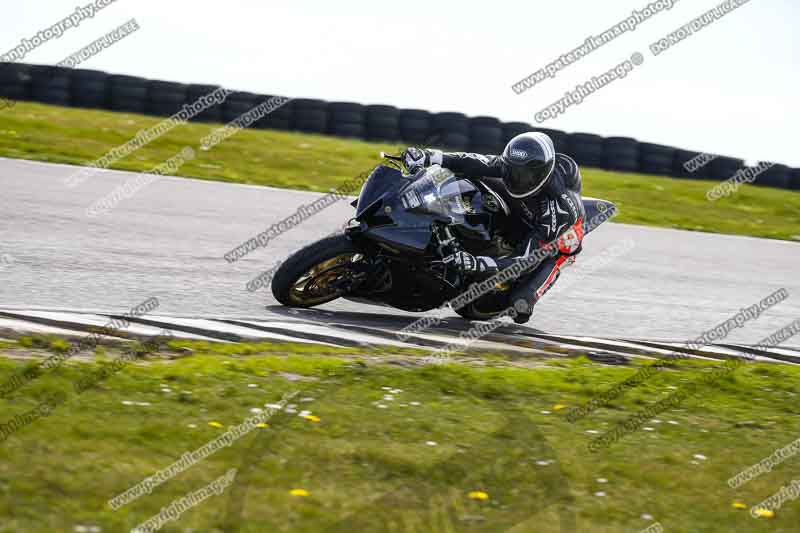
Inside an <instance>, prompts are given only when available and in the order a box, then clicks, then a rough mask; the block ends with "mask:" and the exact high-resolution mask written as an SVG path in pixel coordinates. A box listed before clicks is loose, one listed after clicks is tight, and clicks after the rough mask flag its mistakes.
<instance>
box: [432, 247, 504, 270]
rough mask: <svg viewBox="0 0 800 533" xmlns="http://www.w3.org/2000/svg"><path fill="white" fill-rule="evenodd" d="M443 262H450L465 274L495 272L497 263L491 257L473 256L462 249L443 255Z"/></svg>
mask: <svg viewBox="0 0 800 533" xmlns="http://www.w3.org/2000/svg"><path fill="white" fill-rule="evenodd" d="M444 263H445V264H448V265H450V264H452V265H453V266H455V267H456V268H458V269H459V270H460V271H461V272H464V273H465V274H494V273H495V272H497V263H496V262H495V260H494V259H492V258H491V257H483V256H478V257H475V256H474V255H472V254H470V253H468V252H463V251H461V252H456V253H454V254H453V255H450V256H448V257H445V258H444Z"/></svg>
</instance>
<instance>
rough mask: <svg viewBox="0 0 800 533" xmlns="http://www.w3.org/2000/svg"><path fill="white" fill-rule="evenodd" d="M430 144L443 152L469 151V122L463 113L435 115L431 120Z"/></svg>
mask: <svg viewBox="0 0 800 533" xmlns="http://www.w3.org/2000/svg"><path fill="white" fill-rule="evenodd" d="M430 137H431V138H432V140H433V142H432V143H431V144H433V145H435V146H438V147H441V148H443V149H445V150H451V151H454V152H464V151H466V150H469V120H468V119H467V115H465V114H464V113H452V112H446V113H436V114H434V115H433V119H432V120H431V131H430Z"/></svg>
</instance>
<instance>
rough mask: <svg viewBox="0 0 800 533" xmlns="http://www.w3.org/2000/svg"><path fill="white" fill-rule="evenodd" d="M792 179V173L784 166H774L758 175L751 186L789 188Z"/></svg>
mask: <svg viewBox="0 0 800 533" xmlns="http://www.w3.org/2000/svg"><path fill="white" fill-rule="evenodd" d="M791 179H792V171H791V169H790V168H789V167H787V166H786V165H775V166H773V167H772V168H770V169H769V170H767V171H766V172H764V173H762V174H759V175H758V177H757V178H756V181H755V182H753V185H759V186H761V187H778V188H781V189H787V188H789V182H790V181H791Z"/></svg>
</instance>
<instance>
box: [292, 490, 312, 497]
mask: <svg viewBox="0 0 800 533" xmlns="http://www.w3.org/2000/svg"><path fill="white" fill-rule="evenodd" d="M289 494H291V495H292V496H302V497H304V498H305V497H306V496H308V491H307V490H306V489H292V490H290V491H289Z"/></svg>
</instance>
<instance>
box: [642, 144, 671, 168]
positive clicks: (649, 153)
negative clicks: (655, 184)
mask: <svg viewBox="0 0 800 533" xmlns="http://www.w3.org/2000/svg"><path fill="white" fill-rule="evenodd" d="M674 162H675V148H672V147H671V146H663V145H661V144H651V143H641V144H639V171H640V172H642V173H644V174H656V175H658V176H669V175H670V174H672V168H673V164H674Z"/></svg>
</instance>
